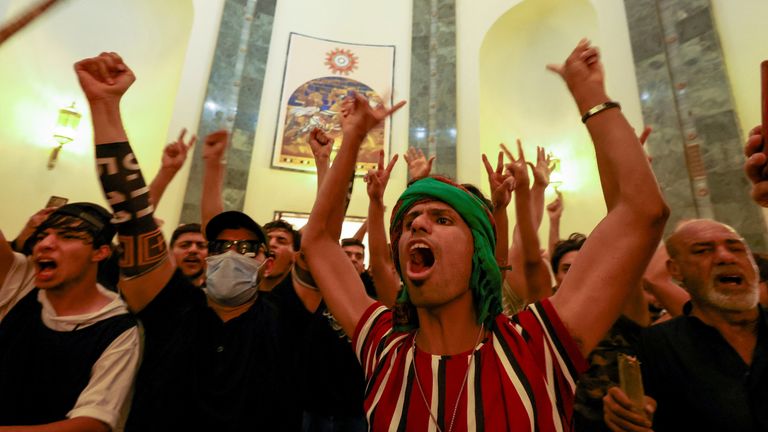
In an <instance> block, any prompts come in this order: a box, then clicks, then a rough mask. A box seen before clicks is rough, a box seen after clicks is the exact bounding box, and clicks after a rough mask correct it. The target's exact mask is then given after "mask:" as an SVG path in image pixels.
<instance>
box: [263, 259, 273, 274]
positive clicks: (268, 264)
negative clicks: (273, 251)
mask: <svg viewBox="0 0 768 432" xmlns="http://www.w3.org/2000/svg"><path fill="white" fill-rule="evenodd" d="M274 266H275V259H274V258H273V257H269V258H267V259H266V260H264V264H262V265H261V267H262V268H263V269H264V270H263V271H262V274H263V275H265V276H269V274H270V273H272V268H273V267H274Z"/></svg>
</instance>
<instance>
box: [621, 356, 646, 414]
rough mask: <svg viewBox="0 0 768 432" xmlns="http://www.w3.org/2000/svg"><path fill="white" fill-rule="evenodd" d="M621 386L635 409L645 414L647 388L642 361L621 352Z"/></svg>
mask: <svg viewBox="0 0 768 432" xmlns="http://www.w3.org/2000/svg"><path fill="white" fill-rule="evenodd" d="M619 386H620V387H621V391H623V392H624V393H626V395H627V397H629V400H631V401H632V405H634V411H637V412H638V413H640V414H643V415H645V410H644V409H643V407H644V406H645V390H644V389H643V375H642V374H641V372H640V361H639V360H638V359H637V357H634V356H629V355H626V354H619Z"/></svg>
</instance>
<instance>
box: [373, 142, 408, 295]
mask: <svg viewBox="0 0 768 432" xmlns="http://www.w3.org/2000/svg"><path fill="white" fill-rule="evenodd" d="M395 162H397V154H395V155H394V156H393V157H392V160H391V161H389V165H387V167H386V168H384V150H381V151H379V166H378V168H377V169H376V170H370V171H368V174H367V175H366V176H365V183H366V185H367V192H368V199H369V201H368V219H367V220H366V222H368V248H369V256H370V258H371V265H370V272H371V277H372V278H373V284H374V285H375V286H376V295H377V296H378V297H379V301H380V302H382V303H384V305H386V306H387V307H388V308H392V307H393V306H394V305H395V300H397V293H398V291H399V290H400V278H399V277H398V276H397V272H396V271H395V266H394V264H393V263H392V254H391V253H390V251H389V247H387V231H386V229H385V228H384V211H385V209H384V191H385V190H386V189H387V183H388V182H389V175H390V174H391V173H392V168H394V166H395Z"/></svg>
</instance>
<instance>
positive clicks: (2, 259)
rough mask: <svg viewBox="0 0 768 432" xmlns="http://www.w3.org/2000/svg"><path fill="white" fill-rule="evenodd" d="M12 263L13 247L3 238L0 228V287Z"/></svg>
mask: <svg viewBox="0 0 768 432" xmlns="http://www.w3.org/2000/svg"><path fill="white" fill-rule="evenodd" d="M11 265H13V249H11V245H10V243H8V240H6V239H5V236H4V235H3V231H2V230H0V288H2V287H3V283H4V282H5V277H6V276H8V271H9V270H10V269H11Z"/></svg>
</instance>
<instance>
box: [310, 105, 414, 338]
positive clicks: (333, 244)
mask: <svg viewBox="0 0 768 432" xmlns="http://www.w3.org/2000/svg"><path fill="white" fill-rule="evenodd" d="M403 104H404V102H401V103H400V104H398V105H395V106H394V107H393V108H392V109H389V110H387V109H385V108H383V107H379V108H377V109H372V108H371V107H370V105H369V104H368V101H367V100H365V98H363V97H362V96H360V95H352V96H349V97H348V98H347V99H346V100H345V101H344V103H343V106H342V119H341V124H342V130H343V131H344V136H343V139H342V143H341V148H340V150H339V153H338V154H337V155H336V159H335V160H334V163H333V166H332V167H331V169H330V170H329V171H328V174H327V176H326V178H325V180H324V181H323V184H322V185H321V187H320V193H318V195H317V198H316V200H315V205H314V207H313V208H312V213H311V214H310V217H309V222H308V223H307V229H306V230H305V231H304V236H303V238H302V251H303V253H304V255H305V256H306V259H307V263H308V264H309V268H310V271H311V272H312V276H313V278H314V279H315V282H316V283H317V286H318V287H319V288H320V292H321V293H322V294H323V298H324V299H325V302H326V304H327V305H328V308H329V309H330V311H331V312H332V313H333V315H334V317H336V319H337V320H338V321H339V323H340V324H341V327H342V328H343V329H344V331H345V332H346V333H347V335H352V334H354V331H355V327H356V326H357V322H358V321H359V320H360V318H361V317H362V315H363V313H364V312H365V310H366V309H367V308H368V307H369V306H370V305H371V304H372V303H373V300H371V299H370V297H368V296H367V295H366V293H365V290H364V288H363V284H362V281H361V280H360V276H359V275H358V274H357V271H355V268H354V267H353V266H352V263H351V262H350V261H349V259H347V257H346V255H345V254H344V251H343V250H342V249H341V246H339V243H338V238H337V237H334V235H333V234H334V233H335V232H336V231H337V230H338V227H336V226H331V225H330V222H329V217H330V216H331V215H332V213H333V211H334V208H335V207H338V206H342V205H343V204H344V200H345V197H346V192H347V185H348V180H349V178H350V177H351V176H352V174H353V173H354V170H355V161H356V160H357V154H358V151H359V150H360V145H361V144H362V141H363V139H364V138H365V136H366V135H367V133H368V131H370V130H371V128H373V127H374V126H376V125H377V124H378V123H379V122H381V121H382V120H384V118H385V117H387V116H389V115H390V114H392V113H393V112H394V111H396V110H397V109H399V108H400V107H402V105H403Z"/></svg>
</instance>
